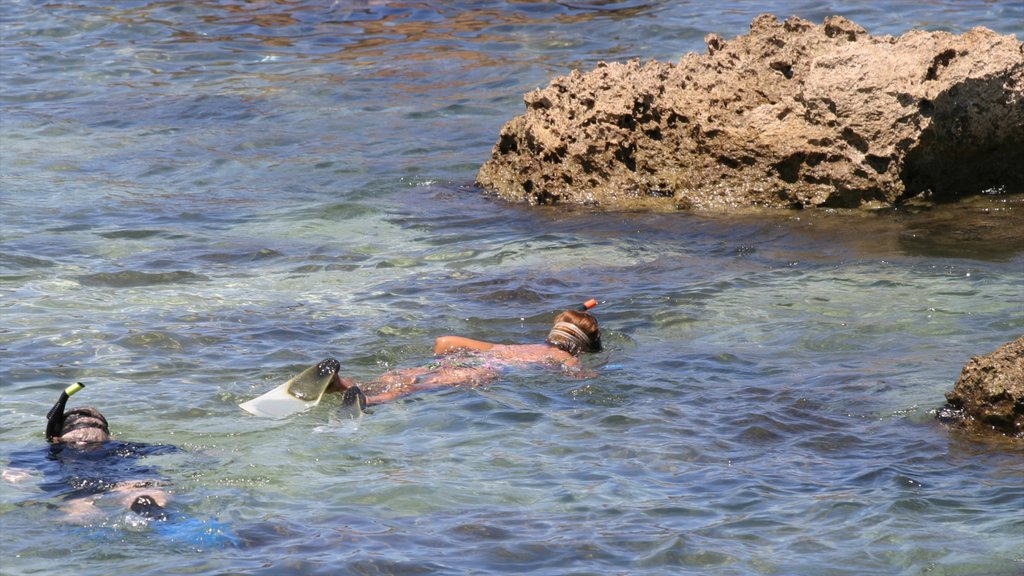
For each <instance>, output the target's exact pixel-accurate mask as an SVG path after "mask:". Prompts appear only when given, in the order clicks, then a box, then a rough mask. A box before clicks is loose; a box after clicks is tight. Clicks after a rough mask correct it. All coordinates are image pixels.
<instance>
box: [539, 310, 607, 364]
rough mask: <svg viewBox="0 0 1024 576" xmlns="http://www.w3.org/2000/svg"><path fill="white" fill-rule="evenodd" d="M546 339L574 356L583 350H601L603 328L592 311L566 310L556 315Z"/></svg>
mask: <svg viewBox="0 0 1024 576" xmlns="http://www.w3.org/2000/svg"><path fill="white" fill-rule="evenodd" d="M545 341H546V342H547V343H548V344H551V345H552V346H555V347H556V348H559V349H561V350H565V351H566V352H568V353H570V354H572V355H573V356H576V355H578V354H580V353H582V352H600V351H601V329H600V328H599V327H598V325H597V319H595V318H594V317H593V316H592V315H591V314H590V312H585V311H580V310H566V311H565V312H562V313H561V314H559V315H558V316H555V322H554V325H553V326H552V327H551V332H548V337H547V339H546V340H545Z"/></svg>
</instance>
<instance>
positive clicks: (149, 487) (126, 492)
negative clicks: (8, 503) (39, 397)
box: [2, 382, 178, 523]
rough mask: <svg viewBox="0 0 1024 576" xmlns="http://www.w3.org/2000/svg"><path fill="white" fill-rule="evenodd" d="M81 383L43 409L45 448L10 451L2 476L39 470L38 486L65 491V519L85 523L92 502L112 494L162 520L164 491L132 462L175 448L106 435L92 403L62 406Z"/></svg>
mask: <svg viewBox="0 0 1024 576" xmlns="http://www.w3.org/2000/svg"><path fill="white" fill-rule="evenodd" d="M84 387H85V385H84V384H82V383H80V382H77V383H75V384H72V385H71V386H68V387H67V388H65V389H64V391H63V392H62V393H61V395H60V398H59V399H58V400H57V402H56V403H55V404H54V405H53V407H52V408H50V411H49V413H47V415H46V419H47V422H46V440H47V441H48V442H49V443H50V446H49V448H48V449H47V450H45V451H24V452H19V453H15V454H14V455H12V461H11V465H12V467H11V468H5V469H4V470H3V474H2V477H3V479H4V480H6V481H7V482H10V483H20V482H22V481H24V480H26V479H29V478H32V474H31V473H30V472H29V471H28V470H26V469H25V468H32V469H35V470H38V471H39V472H41V473H42V474H43V482H42V484H41V486H40V487H41V488H42V489H43V491H45V492H48V493H50V494H54V495H63V496H64V506H62V507H61V509H62V510H63V511H64V512H65V513H66V514H67V520H68V521H70V522H74V523H87V522H90V521H92V520H93V519H94V518H95V517H96V516H97V515H98V514H99V512H100V511H99V509H98V508H97V507H96V506H95V503H96V501H97V500H98V499H100V498H101V497H107V496H110V497H114V498H116V500H117V502H118V504H119V505H120V506H121V507H122V508H125V509H127V510H131V511H132V512H134V513H135V514H137V515H138V516H141V517H145V518H150V519H154V520H166V519H167V517H168V515H167V512H166V510H165V507H166V506H167V503H168V500H169V496H168V493H167V492H166V491H164V490H163V489H162V486H163V485H164V484H165V483H164V482H163V481H161V480H158V479H157V478H159V475H158V473H157V471H156V470H155V469H154V468H151V467H148V466H142V465H139V464H137V462H136V461H137V460H138V459H140V458H143V457H145V456H152V455H157V454H168V453H174V452H178V449H177V448H176V447H174V446H170V445H165V444H162V445H148V444H140V443H135V442H120V441H117V440H114V439H112V438H111V436H110V427H109V425H108V423H107V419H106V417H104V416H103V414H102V413H101V412H100V411H99V410H97V409H96V408H93V407H91V406H85V407H81V408H75V409H72V410H68V411H66V412H65V411H64V408H65V406H66V404H67V401H68V399H69V398H70V397H71V396H73V395H74V394H75V393H76V392H78V391H79V390H81V389H82V388H84Z"/></svg>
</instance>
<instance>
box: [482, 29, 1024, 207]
mask: <svg viewBox="0 0 1024 576" xmlns="http://www.w3.org/2000/svg"><path fill="white" fill-rule="evenodd" d="M705 42H706V44H707V53H706V54H702V55H697V54H692V53H691V54H687V55H686V56H684V57H683V58H682V59H681V60H680V61H679V62H678V63H677V64H671V63H664V62H656V61H651V62H647V63H641V62H640V61H637V60H633V61H629V62H624V63H600V64H598V65H597V67H596V69H594V70H592V71H590V72H587V73H580V72H579V71H573V72H571V73H570V74H568V75H567V76H563V77H559V78H555V79H554V80H552V81H551V83H550V84H549V85H548V86H547V87H545V88H542V89H539V90H535V91H533V92H530V93H528V94H527V95H526V96H525V98H524V100H525V103H526V112H525V113H524V114H523V115H521V116H518V117H515V118H513V119H512V120H510V121H509V122H507V123H506V124H505V126H504V127H503V128H502V130H501V133H500V136H499V139H498V142H497V143H496V144H495V146H494V149H493V153H492V157H491V158H490V159H489V160H488V161H487V162H486V163H485V164H484V165H483V166H482V167H481V169H480V170H479V173H478V175H477V183H478V185H480V186H481V187H483V188H484V189H486V190H488V191H491V192H494V193H497V194H498V195H500V196H501V197H503V198H505V199H508V200H511V201H526V202H530V203H534V204H552V203H579V204H591V205H600V206H604V207H608V208H613V209H616V208H628V207H632V206H636V205H638V204H639V205H643V206H647V207H671V208H691V207H692V208H698V209H728V208H731V207H737V206H767V207H809V206H824V207H857V206H862V205H866V204H867V205H882V206H884V205H891V204H894V203H898V202H900V201H902V200H904V199H907V198H909V197H915V196H921V195H929V196H931V197H932V198H934V199H953V198H956V197H959V196H962V195H969V194H974V193H979V192H983V191H991V190H999V191H1008V192H1024V170H1021V168H1020V166H1022V165H1024V48H1022V44H1021V42H1019V41H1018V40H1017V39H1016V38H1015V37H1014V36H1012V35H1010V36H1000V35H997V34H995V33H994V32H992V31H990V30H987V29H985V28H975V29H973V30H970V31H968V32H965V33H963V34H960V35H955V34H951V33H948V32H928V31H921V30H913V31H910V32H907V33H905V34H903V35H901V36H899V37H891V36H881V37H878V36H871V35H869V34H868V33H867V32H866V31H865V30H864V29H863V28H861V27H860V26H858V25H856V24H854V23H853V22H851V21H849V20H847V19H845V18H842V17H830V18H826V19H825V21H824V23H823V24H821V25H815V24H813V23H811V22H809V21H807V20H803V19H800V18H795V17H794V18H789V19H787V20H785V21H782V22H780V21H779V20H778V19H777V18H776V17H774V16H771V15H762V16H759V17H758V18H756V19H755V20H754V21H753V23H752V24H751V28H750V32H749V34H747V35H744V36H740V37H737V38H735V39H732V40H723V39H722V38H720V37H718V36H715V35H709V36H708V37H707V38H705Z"/></svg>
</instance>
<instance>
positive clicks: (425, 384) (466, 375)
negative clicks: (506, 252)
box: [327, 299, 601, 404]
mask: <svg viewBox="0 0 1024 576" xmlns="http://www.w3.org/2000/svg"><path fill="white" fill-rule="evenodd" d="M596 305H597V301H596V300H594V299H591V300H588V301H587V302H585V303H583V304H581V305H580V306H579V307H577V308H576V309H574V310H566V311H564V312H562V313H561V314H559V315H558V316H556V317H555V319H554V323H553V325H552V327H551V330H550V331H549V332H548V335H547V337H546V338H545V339H544V342H543V343H539V344H496V343H493V342H484V341H482V340H473V339H470V338H465V337H463V336H441V337H439V338H437V340H435V341H434V355H435V356H436V357H437V358H436V359H435V360H434V361H433V362H430V363H429V364H427V365H425V366H420V367H418V368H406V369H399V370H391V371H388V372H385V373H384V374H382V375H381V376H380V377H379V378H378V379H377V380H376V381H374V382H370V383H367V384H363V385H357V383H356V382H355V381H354V380H352V379H351V378H346V377H343V376H341V375H339V374H335V377H334V379H333V380H332V381H331V384H330V386H328V388H327V391H328V392H341V393H344V394H345V395H346V398H350V397H352V396H353V393H355V395H358V396H362V394H363V393H364V392H365V393H366V394H367V396H366V397H365V404H379V403H382V402H388V401H391V400H394V399H396V398H400V397H402V396H406V395H408V394H411V393H413V392H417V391H420V390H429V389H431V388H438V387H442V386H456V385H459V384H471V385H477V384H481V383H483V382H488V381H490V380H494V379H496V378H498V377H499V376H500V375H501V373H502V372H503V370H504V369H505V368H507V367H511V366H523V365H546V366H551V367H556V368H560V369H562V370H566V371H568V372H572V373H575V374H578V375H581V374H582V371H581V368H580V359H579V355H580V354H582V353H584V352H590V353H593V352H599V351H600V350H601V330H600V328H599V327H598V324H597V320H596V319H595V318H594V317H593V315H591V314H590V312H589V310H590V309H591V308H593V307H594V306H596ZM360 388H361V389H362V390H360ZM360 400H361V398H360ZM360 404H364V403H363V402H360Z"/></svg>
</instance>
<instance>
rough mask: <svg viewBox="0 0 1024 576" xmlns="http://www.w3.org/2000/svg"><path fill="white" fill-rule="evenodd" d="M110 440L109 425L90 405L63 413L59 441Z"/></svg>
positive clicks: (85, 441) (86, 441)
mask: <svg viewBox="0 0 1024 576" xmlns="http://www.w3.org/2000/svg"><path fill="white" fill-rule="evenodd" d="M107 440H110V426H109V425H108V424H107V419H106V418H105V417H104V416H103V414H101V413H100V411H99V410H97V409H96V408H93V407H92V406H83V407H82V408H75V409H74V410H68V411H67V412H65V413H64V425H63V426H62V427H61V430H60V442H64V443H69V444H83V443H94V442H106V441H107Z"/></svg>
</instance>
